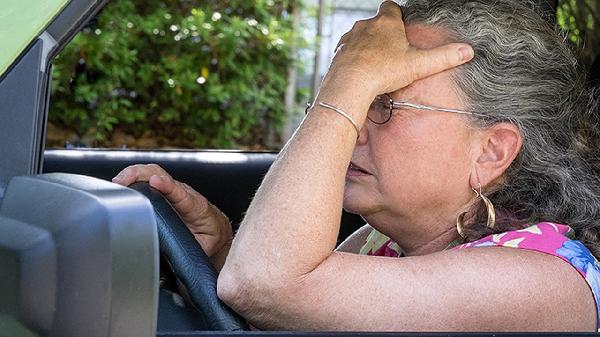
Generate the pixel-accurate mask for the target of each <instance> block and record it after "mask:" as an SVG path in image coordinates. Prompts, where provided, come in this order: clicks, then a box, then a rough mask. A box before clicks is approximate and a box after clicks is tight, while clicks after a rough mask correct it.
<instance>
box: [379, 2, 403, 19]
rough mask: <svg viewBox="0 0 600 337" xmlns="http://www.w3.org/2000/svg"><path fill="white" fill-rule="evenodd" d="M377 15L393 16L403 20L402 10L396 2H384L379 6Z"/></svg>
mask: <svg viewBox="0 0 600 337" xmlns="http://www.w3.org/2000/svg"><path fill="white" fill-rule="evenodd" d="M377 15H393V16H397V17H400V18H402V10H401V8H400V6H399V5H398V4H397V3H395V2H394V1H389V0H388V1H383V2H382V3H381V4H380V5H379V9H378V10H377Z"/></svg>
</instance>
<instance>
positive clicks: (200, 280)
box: [129, 182, 248, 331]
mask: <svg viewBox="0 0 600 337" xmlns="http://www.w3.org/2000/svg"><path fill="white" fill-rule="evenodd" d="M129 187H130V188H132V189H134V190H136V191H138V192H140V193H141V194H143V195H144V196H145V197H147V198H148V200H150V203H151V204H152V206H153V207H154V213H155V214H156V222H157V227H158V239H159V245H160V253H161V254H162V255H163V256H164V257H165V258H166V259H167V260H168V261H169V264H170V265H171V268H172V270H173V273H174V274H175V276H176V277H177V279H178V281H179V282H180V283H181V285H182V286H183V287H185V291H186V293H187V295H188V297H189V300H190V301H191V302H192V305H193V306H194V308H195V309H196V310H197V311H198V312H199V313H201V314H202V315H203V317H204V318H205V319H206V322H207V323H208V325H209V329H211V330H214V331H240V330H248V325H247V323H246V321H245V320H244V319H243V318H242V317H241V316H239V315H238V314H237V313H236V312H234V311H233V310H232V309H231V308H229V307H228V306H226V305H225V304H224V303H223V302H221V300H220V299H219V298H218V297H217V276H218V274H217V271H216V270H215V268H214V267H213V266H212V264H211V263H210V260H209V259H208V256H207V255H206V253H205V252H204V250H202V247H201V246H200V244H198V242H197V241H196V238H194V236H193V234H192V233H191V232H190V231H189V229H188V228H187V226H186V225H185V224H184V223H183V221H181V219H180V218H179V216H178V215H177V213H176V212H175V210H173V208H172V207H171V204H169V202H168V201H167V200H166V199H165V197H164V196H163V195H162V194H161V193H160V192H159V191H158V190H156V189H154V188H152V187H151V186H150V185H149V184H148V183H146V182H138V183H134V184H132V185H131V186H129Z"/></svg>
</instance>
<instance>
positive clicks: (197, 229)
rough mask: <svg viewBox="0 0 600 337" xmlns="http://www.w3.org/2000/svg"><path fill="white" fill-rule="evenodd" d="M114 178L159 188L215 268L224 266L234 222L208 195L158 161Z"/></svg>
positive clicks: (125, 182) (117, 181)
mask: <svg viewBox="0 0 600 337" xmlns="http://www.w3.org/2000/svg"><path fill="white" fill-rule="evenodd" d="M112 181H113V182H114V183H117V184H120V185H123V186H129V185H131V184H133V183H136V182H142V181H143V182H148V183H149V184H150V186H152V187H153V188H155V189H157V190H159V191H160V192H161V193H162V194H163V195H164V196H165V198H167V200H168V201H169V202H170V203H171V206H172V207H173V209H174V210H175V211H176V212H177V214H178V215H179V217H180V218H181V220H182V221H183V222H184V223H185V225H186V226H187V227H188V228H189V230H190V231H191V232H192V234H194V237H195V238H196V240H197V241H198V243H199V244H200V246H201V247H202V249H203V250H204V252H205V253H206V255H207V256H208V257H209V258H210V260H211V262H212V264H213V266H214V267H215V269H217V271H218V270H220V269H221V267H222V266H223V264H224V262H225V258H226V257H227V253H228V252H229V247H230V246H231V240H232V239H233V234H232V230H231V224H230V222H229V219H228V218H227V216H226V215H225V214H223V212H221V210H219V209H218V208H217V207H215V206H214V205H213V204H211V203H210V202H209V201H208V199H206V197H204V196H203V195H201V194H200V193H198V192H197V191H196V190H194V189H193V188H191V187H190V186H189V185H187V184H185V183H182V182H179V181H177V180H175V179H173V178H172V177H171V175H169V174H168V173H167V172H166V171H165V170H164V169H163V168H161V167H160V166H158V165H156V164H148V165H142V164H139V165H131V166H128V167H126V168H125V169H123V170H122V171H121V172H119V174H117V175H116V176H115V177H114V178H113V179H112Z"/></svg>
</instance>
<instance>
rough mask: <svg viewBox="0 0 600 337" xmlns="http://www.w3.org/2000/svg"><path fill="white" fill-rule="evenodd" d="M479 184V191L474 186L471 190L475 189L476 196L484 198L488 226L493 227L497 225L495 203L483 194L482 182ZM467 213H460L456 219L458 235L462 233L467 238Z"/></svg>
mask: <svg viewBox="0 0 600 337" xmlns="http://www.w3.org/2000/svg"><path fill="white" fill-rule="evenodd" d="M477 185H478V187H479V191H477V190H476V189H474V188H473V187H471V190H473V192H475V196H476V197H478V198H481V200H483V203H484V204H485V208H486V209H487V223H486V227H487V228H490V229H493V228H494V226H495V225H496V210H495V209H494V204H492V201H491V200H490V199H489V198H488V197H486V196H485V195H483V193H482V191H481V183H477ZM466 214H467V212H462V213H460V214H459V215H458V218H457V219H456V230H457V231H458V235H460V236H461V237H462V238H465V231H464V227H465V223H464V218H465V215H466Z"/></svg>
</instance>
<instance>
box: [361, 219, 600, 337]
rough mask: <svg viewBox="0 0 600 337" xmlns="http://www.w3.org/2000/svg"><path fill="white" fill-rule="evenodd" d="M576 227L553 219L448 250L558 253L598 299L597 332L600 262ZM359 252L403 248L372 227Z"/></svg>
mask: <svg viewBox="0 0 600 337" xmlns="http://www.w3.org/2000/svg"><path fill="white" fill-rule="evenodd" d="M573 234H574V233H573V230H572V229H571V227H569V226H565V225H560V224H555V223H551V222H541V223H538V224H536V225H533V226H530V227H527V228H525V229H520V230H514V231H509V232H504V233H500V234H493V235H489V236H486V237H484V238H482V239H479V240H476V241H473V242H469V243H465V244H461V245H458V246H454V247H452V244H451V245H450V246H449V247H448V248H447V249H468V248H477V247H490V246H498V247H511V248H518V249H526V250H533V251H537V252H541V253H545V254H549V255H552V256H556V257H558V258H560V259H562V260H563V261H565V262H567V263H569V264H570V265H571V266H573V268H575V270H577V271H578V272H579V274H580V275H581V276H582V277H583V278H584V279H585V281H586V282H587V284H588V286H589V287H590V289H591V291H592V294H593V295H594V300H595V302H596V308H597V317H598V331H600V310H599V309H598V303H600V263H599V262H598V260H597V259H596V258H595V257H594V256H593V255H592V253H591V252H590V251H589V250H588V249H587V248H586V247H585V246H584V245H583V243H581V242H580V241H577V240H575V239H574V235H573ZM360 254H363V255H373V256H389V257H402V256H404V253H403V252H402V249H401V248H400V247H399V246H398V244H396V243H395V242H393V241H392V240H391V239H390V238H389V237H387V236H385V235H383V234H381V233H380V232H378V231H377V230H375V229H374V230H373V231H372V232H371V233H370V234H369V236H368V237H367V241H366V243H365V244H364V245H363V246H362V248H361V249H360Z"/></svg>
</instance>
